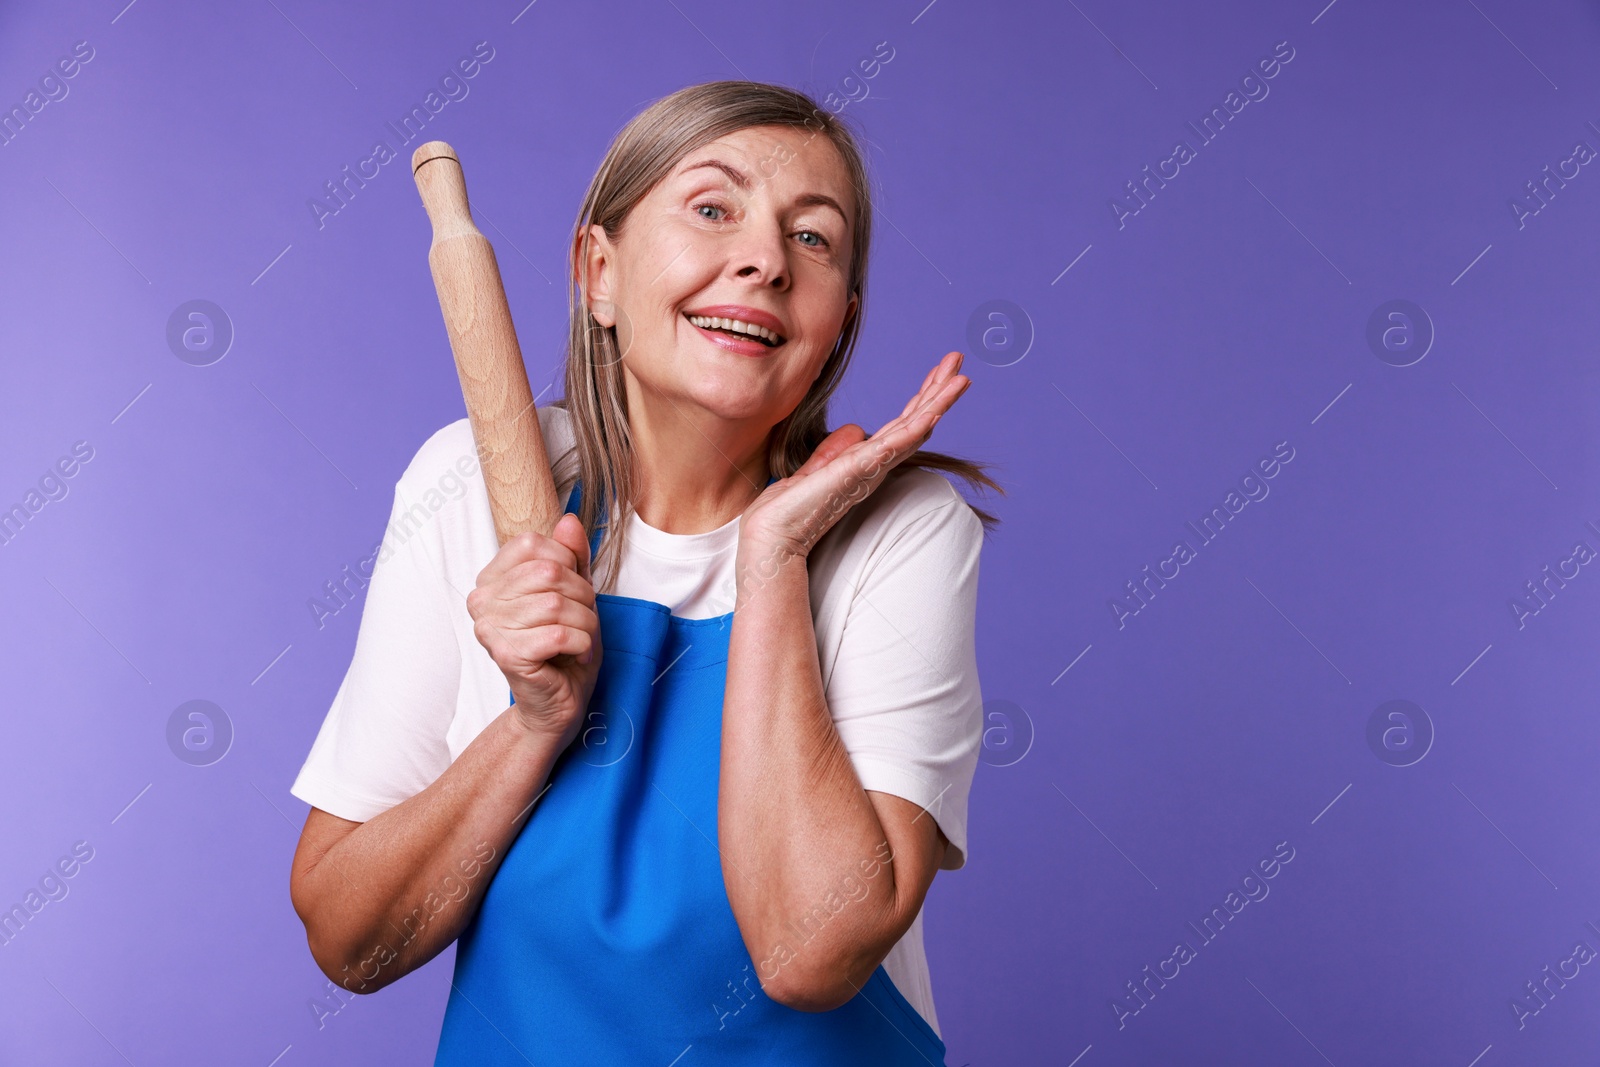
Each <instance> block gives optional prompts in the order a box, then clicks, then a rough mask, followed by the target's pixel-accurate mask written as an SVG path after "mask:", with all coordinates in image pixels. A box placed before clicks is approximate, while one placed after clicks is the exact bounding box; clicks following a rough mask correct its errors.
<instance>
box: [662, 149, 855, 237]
mask: <svg viewBox="0 0 1600 1067" xmlns="http://www.w3.org/2000/svg"><path fill="white" fill-rule="evenodd" d="M712 161H717V162H721V163H723V164H726V165H727V166H728V167H729V168H731V169H732V170H735V171H738V172H740V173H739V176H734V175H730V174H728V173H727V172H726V170H724V169H723V168H717V167H710V166H707V164H708V163H710V162H712ZM672 174H673V175H674V176H677V177H688V176H693V177H712V178H715V179H717V180H719V181H726V182H728V183H730V184H732V185H734V186H736V187H739V186H741V182H740V180H739V178H740V177H742V178H743V179H744V182H746V183H748V185H749V189H748V190H747V191H748V192H757V191H762V190H765V191H768V192H770V193H772V194H773V195H774V196H775V197H776V198H778V199H780V200H783V201H791V200H795V199H800V198H808V197H812V196H819V197H826V198H828V199H831V200H833V201H835V202H837V203H838V204H839V206H840V207H841V208H842V209H843V213H844V215H845V221H846V222H847V223H848V222H853V220H854V217H855V210H856V198H855V194H854V190H853V188H852V182H851V180H850V171H849V169H848V167H846V165H845V161H844V156H843V155H842V154H840V151H839V148H838V146H837V145H835V144H834V143H833V139H832V138H831V137H829V136H828V135H827V134H825V133H822V132H820V131H813V130H809V129H799V128H796V127H793V126H751V127H747V128H745V129H742V130H735V131H733V132H732V133H727V134H723V135H722V136H721V137H718V138H717V139H716V140H714V141H710V142H708V143H706V144H703V145H701V146H700V147H699V148H696V149H694V150H693V151H691V152H689V153H688V154H687V155H685V156H684V157H683V159H682V160H680V161H679V162H678V165H677V166H675V167H674V168H673V169H672Z"/></svg>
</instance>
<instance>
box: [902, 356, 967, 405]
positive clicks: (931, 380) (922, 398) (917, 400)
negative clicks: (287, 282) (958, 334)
mask: <svg viewBox="0 0 1600 1067" xmlns="http://www.w3.org/2000/svg"><path fill="white" fill-rule="evenodd" d="M960 366H961V353H960V352H946V353H945V354H944V357H943V358H942V359H940V360H939V362H938V363H937V364H936V365H935V366H934V368H933V369H932V370H930V371H929V372H928V374H927V377H925V378H923V379H922V388H920V389H918V390H917V393H916V395H915V396H913V397H912V398H911V399H910V400H908V401H907V402H906V406H905V407H904V408H903V409H902V410H901V412H900V414H901V415H909V414H911V413H912V412H913V411H916V410H917V409H919V408H921V407H922V406H923V405H924V404H926V403H927V401H928V399H929V398H930V397H933V396H936V395H938V392H939V389H940V388H941V386H942V385H943V384H944V383H945V382H946V381H948V380H949V378H950V376H951V375H953V374H955V372H956V370H957V369H958V368H959V367H960Z"/></svg>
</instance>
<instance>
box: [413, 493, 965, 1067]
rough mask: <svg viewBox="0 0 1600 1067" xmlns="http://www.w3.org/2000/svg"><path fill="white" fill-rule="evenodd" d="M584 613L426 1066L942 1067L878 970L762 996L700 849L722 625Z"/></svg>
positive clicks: (710, 791) (460, 953)
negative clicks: (581, 706) (821, 993)
mask: <svg viewBox="0 0 1600 1067" xmlns="http://www.w3.org/2000/svg"><path fill="white" fill-rule="evenodd" d="M769 484H770V483H769ZM580 494H581V489H580V487H578V486H574V487H573V491H572V494H571V496H569V497H568V499H567V506H566V509H567V510H568V511H577V509H578V502H579V501H580V500H581V499H582V497H581V495H580ZM602 532H603V527H602V528H600V529H596V530H595V533H594V536H593V537H592V538H591V540H590V551H591V558H593V557H592V553H593V552H595V551H596V550H597V549H598V545H599V537H600V534H601V533H602ZM597 613H598V614H599V616H600V633H601V644H602V646H603V648H604V659H603V660H602V662H601V665H600V675H599V678H598V680H597V682H596V684H595V688H594V693H593V695H592V696H591V698H590V701H589V707H588V711H587V717H586V719H585V727H584V729H582V730H581V731H580V734H579V736H578V738H577V740H576V741H575V742H574V743H573V744H572V745H569V746H568V747H567V749H566V750H565V751H564V752H563V753H562V754H561V755H560V756H559V757H558V758H557V760H556V762H555V764H554V766H553V768H552V770H551V774H550V785H549V787H548V789H547V791H546V792H545V793H544V794H543V796H542V797H541V798H540V799H539V800H538V802H537V804H536V806H535V807H534V809H533V814H532V815H531V816H529V818H528V821H527V822H526V823H525V824H524V825H523V827H522V830H521V831H520V833H519V834H518V835H517V838H516V839H515V840H514V841H513V842H512V844H511V848H510V850H509V851H508V852H507V853H506V857H505V860H504V861H503V862H502V863H501V865H500V868H499V870H498V871H496V873H495V876H494V880H493V881H492V882H490V884H489V888H488V889H487V890H486V891H485V894H484V897H483V901H482V904H481V906H480V907H479V909H478V912H477V914H476V915H475V916H474V917H473V919H472V920H471V922H469V923H468V925H467V926H466V927H465V929H463V931H462V933H461V935H460V938H459V941H458V944H457V948H456V965H455V976H454V980H453V981H452V983H451V989H450V998H449V1002H448V1004H447V1005H446V1008H445V1016H444V1024H443V1029H442V1031H441V1033H440V1035H439V1049H438V1054H437V1057H436V1058H435V1060H434V1063H435V1065H436V1067H440V1065H451V1067H458V1065H459V1067H464V1065H472V1067H482V1065H491V1064H508V1065H513V1064H514V1065H516V1067H527V1065H528V1064H533V1065H534V1067H556V1065H561V1067H565V1065H568V1064H585V1065H593V1067H640V1065H644V1067H724V1065H726V1067H733V1065H741V1067H743V1065H748V1064H773V1065H778V1064H782V1065H784V1067H807V1065H813V1064H815V1065H819V1067H820V1065H828V1067H839V1065H845V1067H848V1065H851V1064H862V1065H869V1064H870V1065H871V1067H928V1065H930V1064H931V1065H934V1067H944V1063H945V1060H944V1054H945V1046H944V1042H943V1041H941V1040H940V1039H939V1036H938V1035H937V1034H936V1033H935V1032H934V1030H933V1028H932V1027H931V1026H929V1025H928V1023H927V1021H926V1020H925V1019H923V1018H922V1016H921V1014H920V1013H919V1012H918V1011H917V1010H916V1009H915V1008H914V1007H912V1006H911V1004H910V1003H909V1002H908V1001H907V1000H906V999H905V997H904V996H903V995H901V993H900V991H899V990H897V989H896V988H895V986H894V983H893V982H892V981H891V980H890V978H889V975H888V973H887V972H886V971H885V970H884V969H883V967H882V966H881V965H880V966H879V967H878V968H877V970H875V971H874V972H873V973H872V977H871V978H870V979H868V981H867V982H866V984H865V985H864V986H863V987H862V989H861V992H860V993H858V994H857V995H856V996H854V997H853V998H851V999H850V1001H849V1002H847V1003H846V1004H844V1005H842V1006H841V1007H838V1008H835V1009H834V1010H832V1011H827V1012H804V1011H798V1010H796V1009H793V1008H789V1007H785V1006H784V1005H782V1004H779V1003H778V1002H777V1001H775V1000H772V999H771V998H769V997H768V996H767V995H766V994H765V993H764V992H763V991H762V989H761V983H760V980H759V978H758V977H757V971H756V964H755V963H754V962H753V961H752V959H751V956H750V953H749V952H748V950H746V948H745V945H744V940H743V939H742V938H741V936H740V934H739V927H738V924H737V922H736V921H735V919H734V916H733V910H732V907H731V906H730V905H729V903H728V896H727V891H726V889H725V888H724V886H723V880H722V861H721V856H720V854H719V852H718V849H717V845H716V840H717V785H718V779H719V776H720V759H721V751H722V700H723V687H724V683H725V682H726V679H727V661H728V635H729V632H730V630H731V625H732V621H733V613H732V612H729V613H728V614H726V615H722V616H719V617H717V618H714V619H683V618H679V617H677V616H675V615H672V614H671V612H670V610H669V609H668V608H667V607H666V606H665V605H662V604H657V603H654V602H652V601H648V600H640V599H637V598H634V597H624V596H614V595H611V594H605V593H602V594H599V595H598V597H597ZM850 906H851V905H850V904H848V903H847V904H846V905H845V907H846V908H848V907H850ZM789 947H790V948H791V949H793V950H796V951H803V949H802V948H801V942H800V940H799V939H798V938H796V939H794V940H793V941H791V942H790V944H789Z"/></svg>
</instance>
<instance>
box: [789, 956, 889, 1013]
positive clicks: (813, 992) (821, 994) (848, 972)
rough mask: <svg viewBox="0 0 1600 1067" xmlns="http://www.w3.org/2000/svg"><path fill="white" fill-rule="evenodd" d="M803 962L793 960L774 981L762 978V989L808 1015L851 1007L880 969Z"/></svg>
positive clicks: (835, 962)
mask: <svg viewBox="0 0 1600 1067" xmlns="http://www.w3.org/2000/svg"><path fill="white" fill-rule="evenodd" d="M801 963H802V961H801V960H799V959H794V960H791V961H790V963H789V964H788V966H785V967H781V968H780V969H779V970H778V973H777V974H775V975H773V976H772V977H771V978H764V979H762V982H761V989H762V991H763V992H765V993H766V994H767V996H768V997H770V998H772V999H773V1000H775V1001H777V1002H778V1003H779V1004H782V1005H783V1006H784V1007H786V1008H793V1009H794V1010H795V1011H806V1012H821V1011H832V1010H833V1009H835V1008H839V1007H843V1006H844V1005H845V1004H848V1003H849V1002H850V1000H851V999H852V998H854V997H855V995H856V994H857V993H858V992H860V990H861V987H862V986H864V985H866V983H867V980H868V979H869V978H871V977H872V972H873V970H875V969H876V965H873V966H871V967H866V966H863V961H857V963H856V965H855V966H854V967H852V966H851V965H850V964H847V963H845V962H843V961H830V962H827V963H824V962H822V961H816V962H814V963H812V965H810V966H802V965H801Z"/></svg>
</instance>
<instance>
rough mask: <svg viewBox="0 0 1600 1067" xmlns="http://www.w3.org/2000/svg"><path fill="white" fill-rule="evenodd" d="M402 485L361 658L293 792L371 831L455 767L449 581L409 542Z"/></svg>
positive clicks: (455, 673) (366, 610)
mask: <svg viewBox="0 0 1600 1067" xmlns="http://www.w3.org/2000/svg"><path fill="white" fill-rule="evenodd" d="M404 485H405V483H404V480H403V479H402V482H401V483H400V484H397V485H396V487H395V499H394V507H393V510H392V512H391V520H392V521H391V523H390V525H389V527H388V530H389V536H388V537H387V538H386V539H385V544H384V546H383V549H384V550H381V551H380V552H379V553H378V557H377V563H376V566H375V567H374V569H373V572H372V577H371V579H370V580H369V585H368V587H367V591H366V602H365V604H364V606H363V608H362V611H361V626H360V629H359V631H358V633H357V636H356V648H355V653H354V655H353V656H352V658H351V660H350V666H349V668H348V669H347V670H346V672H345V676H344V681H343V682H341V683H340V685H339V690H338V693H337V694H336V695H335V696H334V698H333V704H332V706H331V707H330V708H329V709H328V714H327V717H326V718H325V719H324V720H323V723H322V728H321V730H320V731H319V732H318V734H317V738H316V741H315V742H314V743H313V744H312V747H311V754H310V755H309V756H308V757H307V758H306V761H305V764H304V765H303V766H302V767H301V768H300V774H299V776H298V777H297V778H296V779H295V782H294V785H293V786H292V787H291V788H290V790H289V791H290V792H291V793H293V794H294V795H295V796H297V797H299V798H300V799H301V800H303V801H305V802H306V803H307V804H310V805H312V806H313V807H317V808H321V809H322V810H324V811H326V812H328V813H329V814H332V815H336V816H338V817H339V818H341V819H350V820H352V821H354V822H366V821H367V820H368V819H371V818H372V817H373V816H375V815H378V814H380V813H382V812H384V811H387V810H388V809H389V808H392V807H394V806H395V805H396V804H399V803H400V802H401V801H403V800H407V799H409V798H410V797H413V796H415V795H416V794H417V793H420V792H421V791H422V790H423V789H425V788H427V787H428V786H429V785H431V784H432V783H433V782H434V780H435V779H437V778H438V777H439V775H441V774H443V773H444V771H445V769H446V768H448V767H449V766H450V760H451V756H450V750H449V747H448V745H447V744H446V739H445V738H446V733H447V731H448V730H449V727H450V723H451V720H452V719H453V718H454V715H455V710H456V695H457V689H458V687H459V684H460V674H461V652H460V647H459V645H458V644H457V641H456V637H455V634H454V631H453V630H452V628H451V621H450V615H449V612H448V607H447V601H446V600H445V594H446V587H445V581H444V577H443V575H442V574H441V573H440V572H439V570H438V568H437V567H436V566H434V565H433V563H432V561H431V557H430V556H429V554H428V552H427V550H426V546H425V538H424V537H422V536H409V537H406V538H405V539H404V540H403V542H401V543H399V544H395V542H396V541H398V540H399V538H398V537H396V536H395V534H396V531H397V530H401V529H404V528H405V526H404V517H403V516H404V513H405V511H406V506H405V497H406V494H405V491H404Z"/></svg>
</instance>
